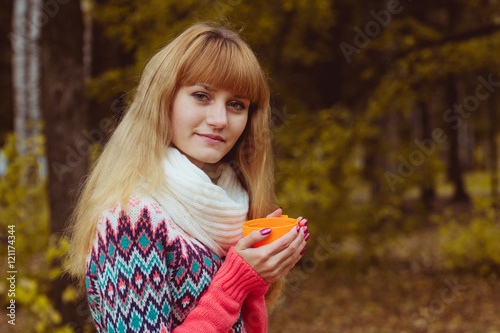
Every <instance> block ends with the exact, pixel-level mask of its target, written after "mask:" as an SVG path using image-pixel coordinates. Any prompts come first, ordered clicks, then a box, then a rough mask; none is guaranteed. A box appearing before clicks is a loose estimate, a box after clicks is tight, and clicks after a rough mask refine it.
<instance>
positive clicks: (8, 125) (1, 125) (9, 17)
mask: <svg viewBox="0 0 500 333" xmlns="http://www.w3.org/2000/svg"><path fill="white" fill-rule="evenodd" d="M13 5H14V2H13V1H2V2H0V34H1V35H2V36H9V33H11V32H12V29H13V11H14V10H13V7H14V6H13ZM12 53H13V52H12V43H11V41H10V40H9V39H8V38H0V147H1V146H3V145H4V144H5V138H6V134H7V133H9V132H12V131H13V130H14V117H13V115H14V112H13V109H14V108H13V105H12V102H13V101H12V99H13V96H14V94H13V93H12V85H13V83H14V82H13V77H12V70H13V68H12V64H13V63H12V61H13V57H12Z"/></svg>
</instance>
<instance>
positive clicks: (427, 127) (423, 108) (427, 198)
mask: <svg viewBox="0 0 500 333" xmlns="http://www.w3.org/2000/svg"><path fill="white" fill-rule="evenodd" d="M417 107H418V110H419V111H420V126H421V127H422V131H421V136H422V137H421V140H428V139H429V138H431V137H432V129H431V116H430V113H429V106H428V104H427V103H425V102H419V103H418V106H417ZM436 149H438V148H436ZM436 154H437V152H436ZM431 172H432V171H431ZM428 176H429V177H430V178H429V179H428V181H426V182H425V184H423V185H422V188H421V200H422V202H423V203H424V206H425V208H426V209H427V210H431V209H432V205H433V203H434V199H435V198H436V190H435V178H436V177H435V176H434V175H433V174H429V175H428Z"/></svg>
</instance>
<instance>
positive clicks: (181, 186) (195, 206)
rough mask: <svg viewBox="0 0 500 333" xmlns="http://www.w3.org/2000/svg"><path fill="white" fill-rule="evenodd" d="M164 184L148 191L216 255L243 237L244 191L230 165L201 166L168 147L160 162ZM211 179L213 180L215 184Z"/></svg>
mask: <svg viewBox="0 0 500 333" xmlns="http://www.w3.org/2000/svg"><path fill="white" fill-rule="evenodd" d="M163 168H164V172H165V177H166V183H167V186H166V187H165V188H162V189H161V190H159V191H157V192H156V193H152V194H151V195H152V197H153V199H155V200H156V201H157V202H158V203H159V204H160V205H161V206H162V207H163V208H164V209H165V210H166V212H167V213H168V215H169V216H170V217H171V218H172V220H173V222H174V223H175V224H176V225H178V226H179V227H180V228H182V229H183V230H184V231H185V232H187V233H188V234H190V235H191V236H192V237H194V238H196V239H197V240H199V241H200V242H201V243H203V244H204V245H206V246H207V247H208V248H210V249H211V250H212V251H213V252H215V253H216V254H217V255H218V256H219V257H223V256H225V255H226V254H227V251H228V250H229V248H230V247H231V246H234V245H235V244H236V243H237V242H238V240H239V239H240V238H241V237H242V236H243V232H242V229H241V225H242V224H243V222H245V221H246V219H247V213H248V194H247V192H246V191H245V189H244V188H243V186H242V185H241V183H240V181H239V180H238V178H237V177H236V173H235V172H234V170H233V168H232V167H231V166H230V165H228V164H227V163H223V162H219V163H217V164H215V165H207V164H206V167H204V169H205V170H206V172H207V173H205V172H204V171H203V170H202V169H200V168H198V167H197V166H196V165H194V164H193V163H191V161H189V160H188V158H187V157H186V156H184V155H183V154H181V153H180V152H179V150H177V149H175V148H172V147H168V148H167V149H166V156H165V159H164V161H163ZM211 178H212V179H216V182H215V184H214V183H213V182H212V180H211Z"/></svg>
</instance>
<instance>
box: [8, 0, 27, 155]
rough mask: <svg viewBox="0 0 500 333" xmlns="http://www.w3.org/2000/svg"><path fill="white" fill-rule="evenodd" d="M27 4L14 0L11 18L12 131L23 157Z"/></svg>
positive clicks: (25, 134)
mask: <svg viewBox="0 0 500 333" xmlns="http://www.w3.org/2000/svg"><path fill="white" fill-rule="evenodd" d="M28 7H29V6H28V2H27V1H25V0H16V1H15V3H14V14H13V18H12V32H13V33H12V34H10V35H9V39H10V41H11V43H12V80H13V82H12V90H13V94H14V131H15V134H16V140H17V145H16V146H17V151H18V153H19V154H21V155H23V154H24V153H25V152H26V149H25V147H24V143H25V142H26V139H27V137H28V133H27V131H26V126H27V125H26V122H27V118H28V115H29V111H28V100H29V95H28V93H29V87H28V48H29V44H30V40H29V37H28V25H27V22H28Z"/></svg>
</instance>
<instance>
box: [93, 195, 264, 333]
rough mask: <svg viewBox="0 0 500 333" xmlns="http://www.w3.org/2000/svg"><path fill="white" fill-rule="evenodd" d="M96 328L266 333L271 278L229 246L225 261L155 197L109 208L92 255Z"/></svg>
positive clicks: (106, 329)
mask: <svg viewBox="0 0 500 333" xmlns="http://www.w3.org/2000/svg"><path fill="white" fill-rule="evenodd" d="M86 288H87V295H88V301H89V305H90V310H91V313H92V317H93V319H94V322H95V325H96V329H97V331H98V332H150V333H153V332H162V333H163V332H165V333H166V332H266V331H267V313H266V306H265V300H264V294H265V293H266V291H267V289H268V283H267V282H266V281H265V280H263V279H262V278H261V277H260V276H259V275H258V274H257V272H255V271H254V270H253V269H252V268H251V267H250V266H249V265H248V264H247V263H246V262H245V261H244V260H243V259H242V258H241V257H240V256H239V255H238V254H237V253H236V251H234V248H231V249H230V250H229V252H228V254H227V256H226V257H225V258H219V257H217V256H216V255H215V254H214V253H213V252H212V251H210V250H209V249H208V248H207V247H206V246H204V245H203V244H202V243H200V242H199V241H197V240H196V239H194V238H192V237H191V236H190V235H189V234H187V233H185V232H184V231H183V230H182V229H180V228H179V227H177V226H176V225H175V224H174V223H173V222H172V220H171V219H170V218H169V216H168V214H167V212H165V210H164V209H163V208H162V207H161V206H160V205H158V204H157V203H156V202H155V201H154V200H152V199H150V198H139V197H136V196H132V197H130V199H129V200H128V208H127V210H126V211H125V210H123V207H121V206H120V205H119V204H117V205H115V206H114V207H113V208H111V209H109V210H107V211H104V212H103V213H102V214H101V216H100V217H99V220H98V226H97V234H96V237H95V239H94V243H93V245H92V247H91V249H89V253H88V255H87V273H86Z"/></svg>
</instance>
